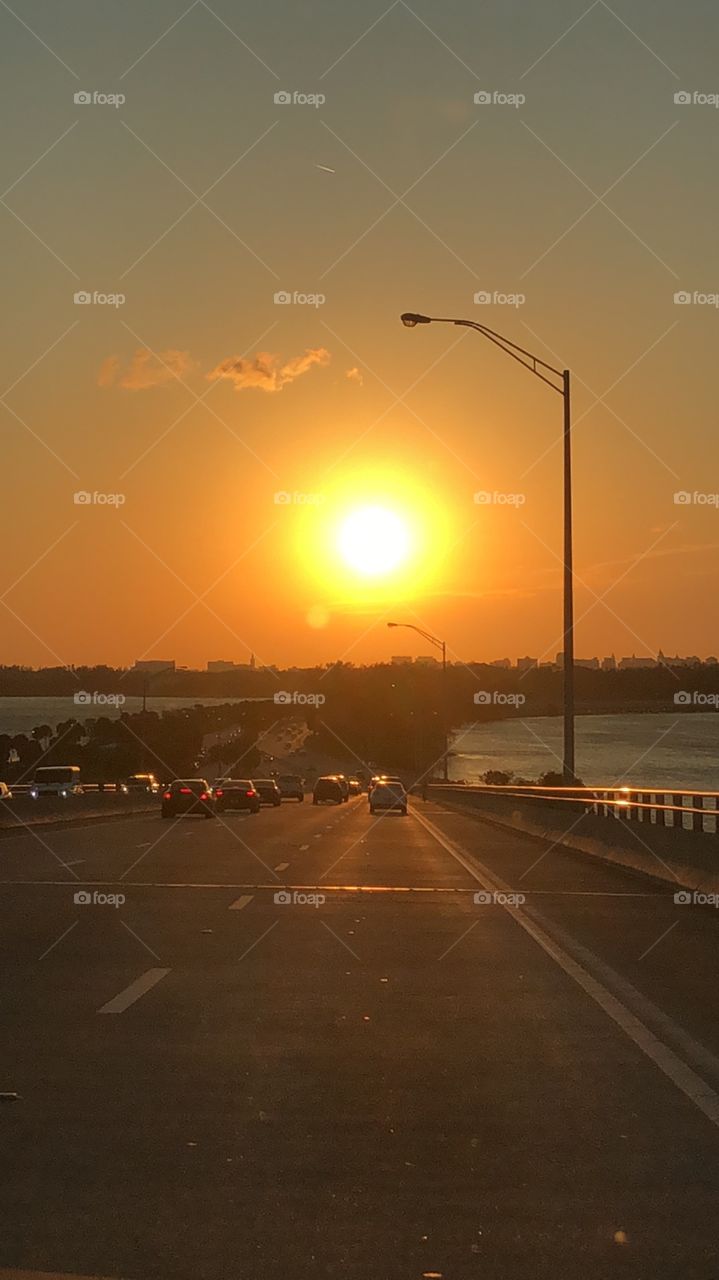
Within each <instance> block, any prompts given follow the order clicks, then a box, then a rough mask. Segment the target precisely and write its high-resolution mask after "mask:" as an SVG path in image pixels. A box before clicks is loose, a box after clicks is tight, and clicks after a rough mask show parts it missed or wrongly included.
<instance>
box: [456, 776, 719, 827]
mask: <svg viewBox="0 0 719 1280" xmlns="http://www.w3.org/2000/svg"><path fill="white" fill-rule="evenodd" d="M432 789H433V790H434V791H437V790H441V791H449V792H455V793H458V794H461V795H468V794H469V795H478V796H483V795H486V796H499V797H503V798H505V799H508V800H512V799H514V800H529V801H535V802H544V803H545V804H553V805H574V806H576V807H581V808H583V809H584V811H585V812H586V813H593V814H596V815H598V816H599V817H602V818H614V819H616V820H618V821H624V822H639V823H650V824H651V825H653V826H658V827H668V828H672V827H674V828H676V829H679V828H682V830H684V831H703V832H706V833H709V834H712V835H719V791H684V790H679V791H677V790H670V789H668V788H663V787H616V786H607V787H603V786H602V787H542V786H537V785H534V786H518V785H514V784H512V783H508V784H504V785H499V784H497V785H493V784H489V783H487V784H485V783H483V784H481V785H470V784H466V783H444V782H443V783H432Z"/></svg>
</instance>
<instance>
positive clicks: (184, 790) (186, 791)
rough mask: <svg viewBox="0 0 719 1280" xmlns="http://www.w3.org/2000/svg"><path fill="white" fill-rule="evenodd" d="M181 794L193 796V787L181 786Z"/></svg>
mask: <svg viewBox="0 0 719 1280" xmlns="http://www.w3.org/2000/svg"><path fill="white" fill-rule="evenodd" d="M180 795H181V796H191V795H192V790H191V788H190V787H180Z"/></svg>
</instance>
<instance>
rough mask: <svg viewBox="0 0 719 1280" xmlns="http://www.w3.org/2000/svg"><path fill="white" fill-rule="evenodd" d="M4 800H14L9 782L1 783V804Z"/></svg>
mask: <svg viewBox="0 0 719 1280" xmlns="http://www.w3.org/2000/svg"><path fill="white" fill-rule="evenodd" d="M3 800H12V791H11V790H10V788H9V786H8V784H7V782H0V803H1V802H2V801H3Z"/></svg>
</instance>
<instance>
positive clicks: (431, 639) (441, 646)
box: [387, 622, 449, 782]
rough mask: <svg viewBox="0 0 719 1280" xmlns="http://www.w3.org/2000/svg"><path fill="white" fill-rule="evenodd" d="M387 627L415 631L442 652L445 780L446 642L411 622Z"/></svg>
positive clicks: (446, 747) (443, 765)
mask: <svg viewBox="0 0 719 1280" xmlns="http://www.w3.org/2000/svg"><path fill="white" fill-rule="evenodd" d="M387 626H388V627H405V628H406V629H407V630H408V631H416V632H417V635H418V636H423V637H424V639H425V640H429V643H430V644H433V645H434V647H435V649H439V651H440V653H441V654H442V735H443V738H444V751H443V752H442V777H443V779H444V781H445V782H446V781H447V756H448V745H449V744H448V741H447V644H446V642H445V641H444V640H439V639H438V638H437V636H433V635H432V632H431V631H423V630H422V628H421V627H417V626H415V624H414V623H413V622H388V623H387Z"/></svg>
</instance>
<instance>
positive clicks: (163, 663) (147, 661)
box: [132, 658, 175, 676]
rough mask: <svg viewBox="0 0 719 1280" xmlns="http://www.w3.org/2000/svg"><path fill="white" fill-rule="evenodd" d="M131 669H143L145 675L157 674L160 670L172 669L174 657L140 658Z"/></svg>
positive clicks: (173, 668) (173, 667)
mask: <svg viewBox="0 0 719 1280" xmlns="http://www.w3.org/2000/svg"><path fill="white" fill-rule="evenodd" d="M132 670H133V671H144V672H145V674H146V675H148V676H151V675H159V673H160V672H161V671H174V670H175V659H174V658H141V659H140V660H139V661H138V662H136V663H135V665H134V667H133V668H132Z"/></svg>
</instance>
